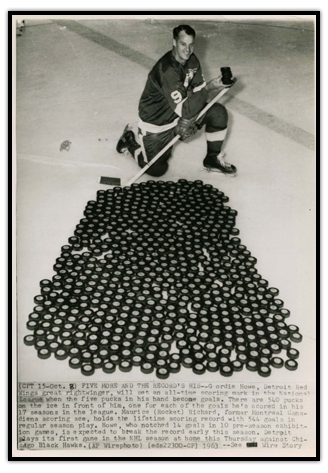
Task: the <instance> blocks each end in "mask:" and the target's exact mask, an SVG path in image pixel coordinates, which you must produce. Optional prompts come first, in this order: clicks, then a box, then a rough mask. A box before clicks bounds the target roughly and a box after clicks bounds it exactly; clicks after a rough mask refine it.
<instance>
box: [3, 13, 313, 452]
mask: <svg viewBox="0 0 328 473" xmlns="http://www.w3.org/2000/svg"><path fill="white" fill-rule="evenodd" d="M35 13H38V14H34V12H33V11H30V12H23V13H22V14H21V13H20V12H14V11H12V12H9V30H10V26H11V32H10V31H9V34H11V35H12V51H10V52H9V55H12V93H13V95H12V114H13V126H12V133H13V140H12V147H13V156H12V161H13V166H14V179H15V188H14V189H13V193H14V194H15V196H14V199H15V223H14V226H15V235H14V238H15V271H16V277H15V285H14V288H13V289H14V297H15V299H16V305H15V306H14V316H13V327H12V330H13V333H12V348H13V370H14V376H13V396H14V399H16V402H14V404H13V412H12V429H13V438H12V456H13V458H12V459H14V460H15V459H24V458H25V459H29V458H30V459H31V458H43V457H44V458H46V457H57V458H58V457H63V458H65V457H66V458H67V457H72V458H73V457H76V458H81V459H83V458H84V457H95V458H97V457H98V458H99V457H104V458H106V457H108V458H109V459H110V458H111V457H117V458H122V457H135V458H139V459H140V458H143V457H149V458H152V459H154V460H156V457H157V458H161V457H181V458H183V457H190V458H192V457H195V458H196V457H209V458H212V459H214V460H215V459H216V458H222V459H224V458H244V457H245V458H246V457H248V458H249V457H254V458H256V457H261V458H262V459H263V460H265V459H266V457H267V458H272V457H276V458H290V459H317V455H318V451H317V439H316V428H317V418H316V416H317V406H316V395H317V392H316V385H317V379H316V366H317V359H316V353H317V348H318V347H317V319H316V316H317V305H316V215H317V214H316V212H317V200H316V199H317V194H316V192H317V190H316V173H317V166H318V165H319V163H318V161H317V157H316V152H318V143H317V135H316V120H315V118H316V111H317V110H318V104H317V103H316V94H317V87H318V82H317V81H318V80H319V77H317V73H316V68H317V66H318V63H317V61H318V58H317V57H316V55H317V51H318V48H319V43H318V42H319V38H318V31H319V29H320V12H319V11H310V10H309V11H303V12H288V11H286V12H277V13H279V14H274V13H275V12H269V13H266V12H253V13H254V14H253V13H252V12H236V13H233V12H227V14H225V13H224V12H223V13H222V14H221V13H220V12H207V11H197V12H185V13H186V14H183V13H181V14H174V12H172V13H171V14H169V13H170V12H160V13H161V14H156V12H153V13H147V12H142V11H140V12H126V14H115V13H114V12H110V11H109V12H101V14H98V13H97V12H85V13H83V12H76V14H73V13H74V12H73V13H72V12H70V14H64V13H62V12H61V14H56V12H50V13H49V14H48V13H47V12H40V13H39V12H35ZM71 13H72V14H71ZM107 13H108V14H107ZM166 13H167V14H166ZM239 13H240V14H239ZM255 13H256V14H255Z"/></svg>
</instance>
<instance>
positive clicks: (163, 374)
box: [156, 367, 170, 379]
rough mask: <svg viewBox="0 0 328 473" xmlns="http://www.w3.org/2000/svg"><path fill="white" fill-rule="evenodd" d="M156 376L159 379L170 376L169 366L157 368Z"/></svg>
mask: <svg viewBox="0 0 328 473" xmlns="http://www.w3.org/2000/svg"><path fill="white" fill-rule="evenodd" d="M156 376H157V378H159V379H167V378H168V377H169V376H170V372H169V370H168V369H167V368H165V367H162V368H157V370H156Z"/></svg>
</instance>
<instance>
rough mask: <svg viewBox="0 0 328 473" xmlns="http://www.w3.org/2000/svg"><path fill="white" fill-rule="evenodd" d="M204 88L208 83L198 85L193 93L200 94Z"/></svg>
mask: <svg viewBox="0 0 328 473" xmlns="http://www.w3.org/2000/svg"><path fill="white" fill-rule="evenodd" d="M204 87H206V82H203V83H202V84H200V85H198V86H197V87H194V88H193V92H194V93H195V92H199V91H200V90H202V89H203V88H204Z"/></svg>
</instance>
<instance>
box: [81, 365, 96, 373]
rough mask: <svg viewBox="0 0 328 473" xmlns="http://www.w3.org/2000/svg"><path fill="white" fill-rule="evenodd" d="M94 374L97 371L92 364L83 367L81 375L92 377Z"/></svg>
mask: <svg viewBox="0 0 328 473" xmlns="http://www.w3.org/2000/svg"><path fill="white" fill-rule="evenodd" d="M94 372H95V369H94V367H93V366H92V365H91V364H89V363H87V364H85V365H82V368H81V373H82V374H83V375H84V376H92V375H93V374H94Z"/></svg>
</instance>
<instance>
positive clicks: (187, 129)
mask: <svg viewBox="0 0 328 473" xmlns="http://www.w3.org/2000/svg"><path fill="white" fill-rule="evenodd" d="M196 120H197V116H195V117H193V118H190V119H189V120H188V119H187V118H182V117H181V118H180V119H179V121H178V129H177V131H178V134H179V135H180V136H181V138H180V140H181V141H184V140H186V139H187V138H189V137H190V136H192V135H194V134H195V133H197V131H198V127H197V124H196Z"/></svg>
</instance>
